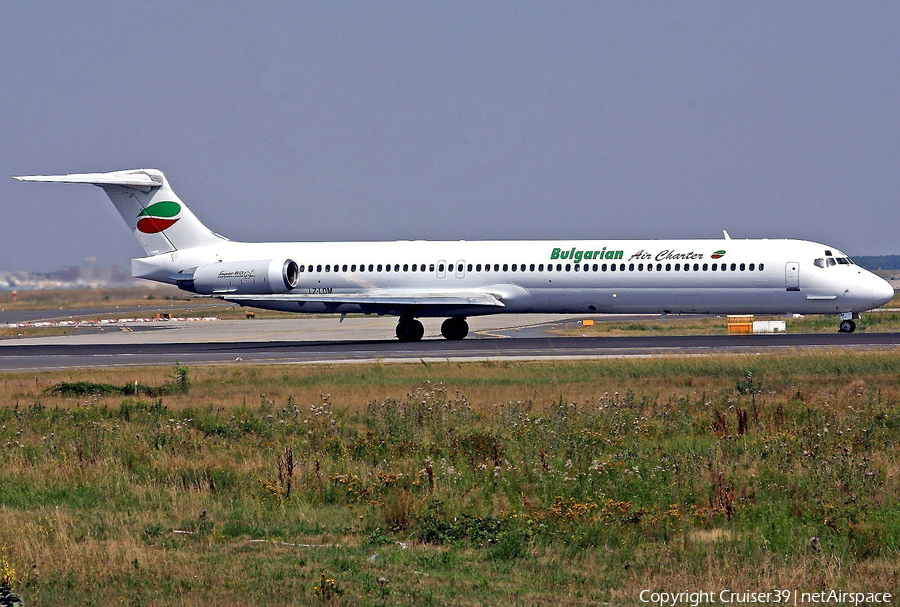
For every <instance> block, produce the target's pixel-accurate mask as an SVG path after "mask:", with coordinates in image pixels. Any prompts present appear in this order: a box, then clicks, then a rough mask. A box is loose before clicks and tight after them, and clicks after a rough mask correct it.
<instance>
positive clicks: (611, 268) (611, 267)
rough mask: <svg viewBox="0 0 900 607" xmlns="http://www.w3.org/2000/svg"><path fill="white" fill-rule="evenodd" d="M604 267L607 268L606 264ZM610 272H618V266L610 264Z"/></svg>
mask: <svg viewBox="0 0 900 607" xmlns="http://www.w3.org/2000/svg"><path fill="white" fill-rule="evenodd" d="M603 265H604V267H606V264H603ZM609 271H610V272H615V271H616V264H614V263H611V264H609Z"/></svg>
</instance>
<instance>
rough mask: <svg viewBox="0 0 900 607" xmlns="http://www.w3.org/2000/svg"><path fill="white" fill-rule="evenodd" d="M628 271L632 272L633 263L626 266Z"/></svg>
mask: <svg viewBox="0 0 900 607" xmlns="http://www.w3.org/2000/svg"><path fill="white" fill-rule="evenodd" d="M628 271H629V272H634V264H633V263H630V264H628Z"/></svg>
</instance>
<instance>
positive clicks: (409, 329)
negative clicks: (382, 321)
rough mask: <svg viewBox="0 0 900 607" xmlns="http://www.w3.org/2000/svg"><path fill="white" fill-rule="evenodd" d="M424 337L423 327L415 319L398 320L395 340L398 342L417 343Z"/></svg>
mask: <svg viewBox="0 0 900 607" xmlns="http://www.w3.org/2000/svg"><path fill="white" fill-rule="evenodd" d="M423 335H425V327H423V326H422V323H420V322H419V321H418V320H416V319H415V318H410V319H400V322H398V323H397V339H399V340H400V341H419V340H420V339H422V336H423Z"/></svg>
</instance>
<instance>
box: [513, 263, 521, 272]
mask: <svg viewBox="0 0 900 607" xmlns="http://www.w3.org/2000/svg"><path fill="white" fill-rule="evenodd" d="M518 267H519V266H517V265H516V264H513V265H512V271H513V272H515V271H516V268H518Z"/></svg>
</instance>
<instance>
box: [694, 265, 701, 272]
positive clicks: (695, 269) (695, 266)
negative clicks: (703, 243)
mask: <svg viewBox="0 0 900 607" xmlns="http://www.w3.org/2000/svg"><path fill="white" fill-rule="evenodd" d="M699 270H700V264H699V263H695V264H694V272H698V271H699Z"/></svg>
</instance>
